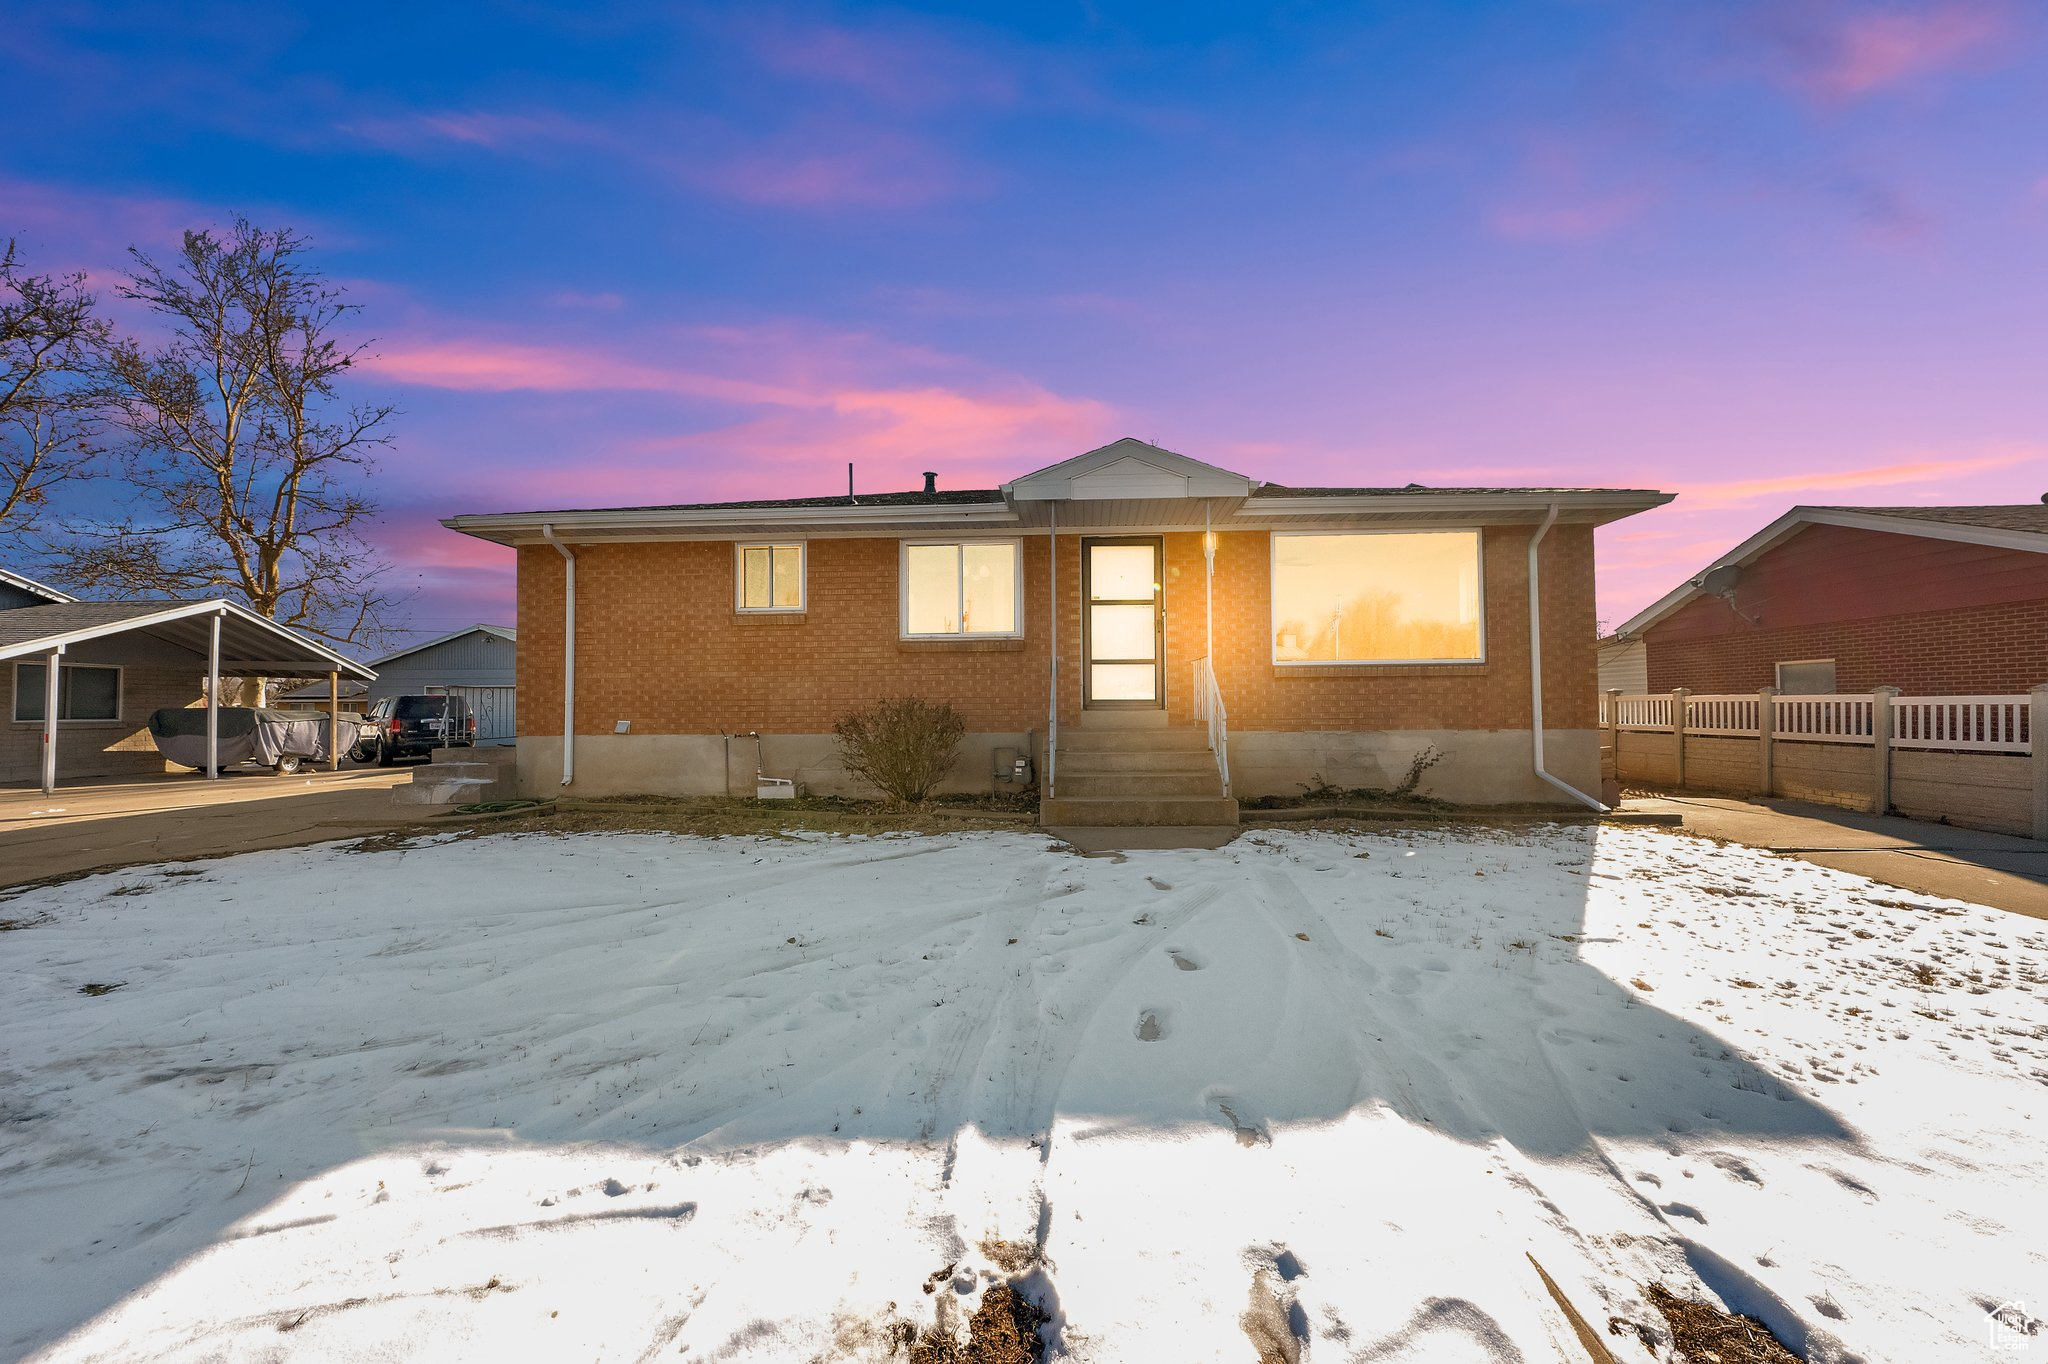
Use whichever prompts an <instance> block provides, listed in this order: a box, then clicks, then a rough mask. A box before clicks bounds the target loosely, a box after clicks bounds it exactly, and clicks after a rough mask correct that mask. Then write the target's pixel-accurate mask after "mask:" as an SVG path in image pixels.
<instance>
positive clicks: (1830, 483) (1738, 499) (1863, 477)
mask: <svg viewBox="0 0 2048 1364" xmlns="http://www.w3.org/2000/svg"><path fill="white" fill-rule="evenodd" d="M2044 458H2048V449H2024V450H2013V451H2005V452H2002V453H1999V454H1992V455H1983V456H1979V457H1977V458H1974V459H1950V458H1936V459H1926V460H1915V461H1910V462H1906V463H1900V464H1883V465H1876V466H1872V467H1869V468H1863V469H1838V470H1831V471H1827V472H1821V473H1806V474H1784V475H1779V476H1777V477H1773V478H1753V479H1735V480H1732V481H1728V482H1720V483H1675V484H1667V485H1666V491H1669V492H1676V493H1677V494H1678V495H1679V497H1680V505H1685V506H1689V507H1692V508H1698V507H1709V506H1712V507H1724V506H1733V505H1736V504H1739V503H1745V502H1756V501H1759V500H1761V499H1764V498H1770V497H1778V498H1791V496H1792V495H1793V494H1800V493H1829V492H1838V491H1842V490H1845V489H1853V488H1887V487H1901V486H1908V485H1912V484H1926V483H1935V482H1949V481H1953V480H1954V479H1956V478H1959V477H1961V476H1963V475H1965V474H1973V473H1984V472H1988V471H1990V470H1994V469H2009V468H2012V467H2013V466H2015V465H2019V464H2029V463H2033V462H2036V461H2038V460H2041V459H2044ZM1793 500H1797V499H1793ZM1788 505H1789V504H1788Z"/></svg>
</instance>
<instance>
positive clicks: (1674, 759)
mask: <svg viewBox="0 0 2048 1364" xmlns="http://www.w3.org/2000/svg"><path fill="white" fill-rule="evenodd" d="M1691 695H1692V688H1690V687H1679V688H1677V689H1676V690H1674V691H1673V692H1672V693H1671V763H1672V767H1673V770H1674V771H1675V773H1676V780H1675V781H1673V782H1672V785H1674V786H1676V787H1677V788H1678V789H1679V790H1681V791H1683V790H1684V789H1685V720H1686V715H1685V698H1687V697H1688V696H1691Z"/></svg>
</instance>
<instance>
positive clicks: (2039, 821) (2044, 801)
mask: <svg viewBox="0 0 2048 1364" xmlns="http://www.w3.org/2000/svg"><path fill="white" fill-rule="evenodd" d="M2028 699H2029V700H2030V701H2032V702H2033V704H2032V706H2031V707H2030V710H2031V712H2032V713H2031V714H2029V715H2028V716H2027V741H2028V745H2029V749H2028V751H2029V752H2031V753H2032V754H2033V755H2034V837H2036V838H2039V839H2043V840H2048V686H2042V687H2036V688H2034V690H2033V692H2032V694H2031V695H2030V696H2029V698H2028Z"/></svg>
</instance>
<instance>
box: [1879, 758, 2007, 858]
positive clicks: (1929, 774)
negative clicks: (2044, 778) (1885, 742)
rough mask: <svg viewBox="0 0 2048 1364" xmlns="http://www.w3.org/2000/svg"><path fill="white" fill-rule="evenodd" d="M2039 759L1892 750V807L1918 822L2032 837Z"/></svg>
mask: <svg viewBox="0 0 2048 1364" xmlns="http://www.w3.org/2000/svg"><path fill="white" fill-rule="evenodd" d="M2033 770H2034V760H2033V759H2032V758H2031V757H2028V756H2026V755H2023V754H2007V753H1924V752H1921V751H1919V750H1917V749H1894V750H1893V751H1892V808H1893V809H1895V810H1897V811H1898V812H1899V813H1900V814H1902V815H1911V816H1912V817H1913V818H1915V819H1946V820H1947V821H1948V822H1949V823H1951V824H1954V825H1957V826H1958V827H1960V828H1965V829H1990V830H1993V831H1995V832H1997V833H2005V834H2019V835H2021V836H2022V837H2026V836H2029V835H2031V834H2032V833H2033V830H2034V804H2033V800H2034V797H2033Z"/></svg>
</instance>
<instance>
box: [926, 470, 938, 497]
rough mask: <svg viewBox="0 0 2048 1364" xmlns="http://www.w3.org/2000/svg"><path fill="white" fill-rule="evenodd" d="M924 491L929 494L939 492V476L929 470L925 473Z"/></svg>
mask: <svg viewBox="0 0 2048 1364" xmlns="http://www.w3.org/2000/svg"><path fill="white" fill-rule="evenodd" d="M924 490H925V491H926V492H928V493H935V492H937V491H938V490H939V476H938V475H937V474H935V473H933V472H932V471H931V470H929V469H927V470H925V471H924Z"/></svg>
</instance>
